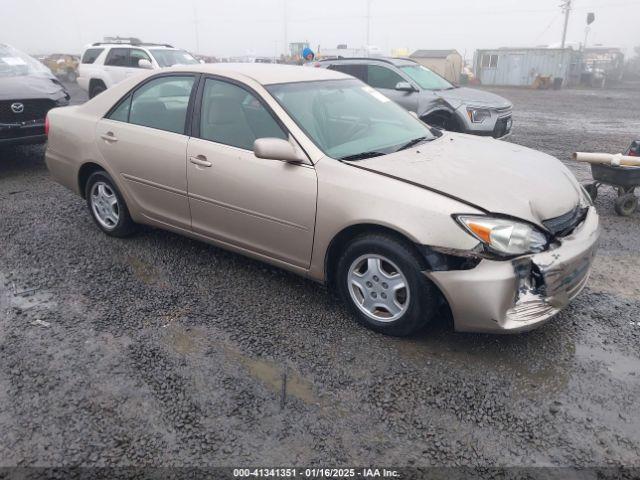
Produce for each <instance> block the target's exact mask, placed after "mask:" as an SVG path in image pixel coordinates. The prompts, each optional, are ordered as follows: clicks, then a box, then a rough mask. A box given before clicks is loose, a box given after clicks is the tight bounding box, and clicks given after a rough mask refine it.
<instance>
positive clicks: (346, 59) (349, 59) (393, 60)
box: [319, 57, 417, 67]
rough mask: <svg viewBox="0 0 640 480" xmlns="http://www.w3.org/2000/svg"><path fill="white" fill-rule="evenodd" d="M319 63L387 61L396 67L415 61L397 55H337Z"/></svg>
mask: <svg viewBox="0 0 640 480" xmlns="http://www.w3.org/2000/svg"><path fill="white" fill-rule="evenodd" d="M319 62H320V63H363V64H366V63H388V64H391V65H395V66H396V67H400V66H404V65H415V64H416V63H417V62H416V61H415V60H412V59H410V58H398V57H339V58H330V59H327V60H319Z"/></svg>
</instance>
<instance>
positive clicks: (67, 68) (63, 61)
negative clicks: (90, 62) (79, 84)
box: [41, 53, 80, 83]
mask: <svg viewBox="0 0 640 480" xmlns="http://www.w3.org/2000/svg"><path fill="white" fill-rule="evenodd" d="M41 61H42V63H44V64H45V66H46V67H47V68H49V70H51V73H53V74H54V75H55V76H56V77H59V78H62V79H64V80H66V81H68V82H71V83H73V82H75V81H76V80H77V78H78V65H79V64H80V59H79V58H78V57H76V56H75V55H68V54H66V53H54V54H53V55H49V56H47V57H45V58H44V59H42V60H41Z"/></svg>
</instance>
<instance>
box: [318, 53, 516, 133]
mask: <svg viewBox="0 0 640 480" xmlns="http://www.w3.org/2000/svg"><path fill="white" fill-rule="evenodd" d="M314 66H318V67H322V68H328V69H330V70H337V71H339V72H343V73H346V74H348V75H352V76H354V77H356V78H358V79H359V80H362V81H363V82H365V83H367V84H368V85H370V86H372V87H373V88H375V89H377V90H378V91H380V92H381V93H383V94H384V95H386V96H387V97H389V98H390V99H392V100H393V101H395V102H396V103H398V104H399V105H401V106H403V107H404V108H406V109H407V110H409V111H411V112H415V113H416V114H417V115H418V117H419V118H420V119H421V120H423V121H424V122H426V123H428V124H429V125H432V126H435V127H440V128H444V129H446V130H449V131H452V132H464V133H470V134H473V135H486V136H492V137H495V138H502V137H504V136H506V135H508V134H510V133H511V128H512V125H513V120H512V110H513V105H512V104H511V102H509V100H507V99H505V98H502V97H501V96H499V95H496V94H494V93H490V92H485V91H482V90H477V89H474V88H468V87H459V86H457V85H454V84H452V83H451V82H449V81H448V80H446V79H444V78H443V77H441V76H440V75H438V74H437V73H435V72H434V71H432V70H430V69H429V68H427V67H424V66H422V65H420V64H419V63H417V62H415V61H413V60H410V59H407V58H338V59H329V60H320V61H318V62H315V64H314Z"/></svg>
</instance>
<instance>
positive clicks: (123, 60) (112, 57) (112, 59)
mask: <svg viewBox="0 0 640 480" xmlns="http://www.w3.org/2000/svg"><path fill="white" fill-rule="evenodd" d="M104 64H105V65H109V66H111V67H128V66H129V49H128V48H112V49H111V50H110V51H109V54H108V55H107V59H106V61H105V62H104Z"/></svg>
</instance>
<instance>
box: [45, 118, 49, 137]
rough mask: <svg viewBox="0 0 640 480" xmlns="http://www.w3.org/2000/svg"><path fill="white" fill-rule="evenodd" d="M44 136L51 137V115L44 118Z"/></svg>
mask: <svg viewBox="0 0 640 480" xmlns="http://www.w3.org/2000/svg"><path fill="white" fill-rule="evenodd" d="M44 134H45V135H46V136H49V115H48V114H47V116H46V117H45V118H44Z"/></svg>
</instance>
